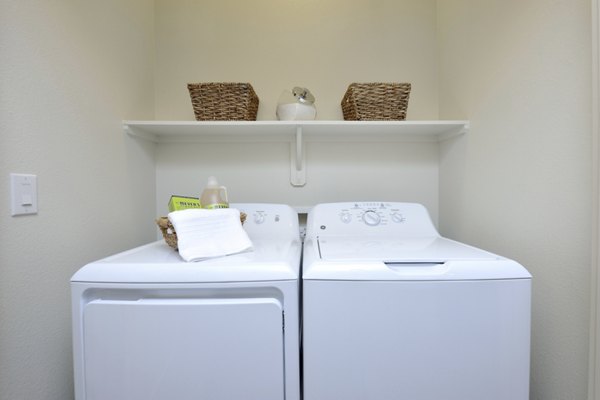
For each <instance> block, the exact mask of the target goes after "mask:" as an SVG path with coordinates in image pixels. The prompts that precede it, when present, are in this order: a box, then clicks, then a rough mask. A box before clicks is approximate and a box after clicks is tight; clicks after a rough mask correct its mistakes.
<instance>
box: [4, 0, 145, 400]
mask: <svg viewBox="0 0 600 400" xmlns="http://www.w3.org/2000/svg"><path fill="white" fill-rule="evenodd" d="M153 43H154V42H153V6H152V4H151V3H148V2H147V1H144V0H139V1H132V0H128V1H120V0H114V1H112V0H110V1H101V2H82V1H68V0H61V1H53V2H44V1H30V0H24V1H4V0H3V1H0V59H2V62H0V188H1V189H0V193H2V196H0V224H1V225H2V227H3V229H1V230H0V399H1V400H67V399H70V398H72V396H73V394H72V387H73V384H72V381H73V378H72V376H73V375H72V361H71V316H70V292H69V278H70V277H71V275H72V274H73V273H74V272H75V271H76V270H77V269H78V268H79V267H81V266H82V265H84V264H85V263H87V262H89V261H91V260H93V259H97V258H100V257H102V256H106V255H108V254H111V253H114V252H116V251H119V250H123V249H125V248H128V247H131V246H133V245H136V244H140V243H142V242H145V241H148V240H150V239H152V238H153V237H154V227H153V226H152V220H151V219H150V218H148V216H149V215H153V210H154V206H155V205H154V186H153V184H152V182H153V179H154V164H153V160H152V159H151V155H152V152H151V150H152V149H143V148H142V147H140V145H139V144H137V143H132V142H131V140H130V139H128V138H126V137H125V135H124V134H123V130H122V128H121V120H122V119H123V118H124V117H125V116H127V117H130V118H140V119H142V118H149V119H151V118H152V116H153V89H152V85H153V83H152V71H153V70H152V62H153V58H152V55H153ZM132 160H136V162H135V163H132ZM10 172H16V173H29V174H36V175H37V176H38V196H39V212H38V214H37V215H30V216H19V217H11V216H10V207H9V203H8V200H9V198H8V197H9V196H8V193H9V190H8V177H9V173H10Z"/></svg>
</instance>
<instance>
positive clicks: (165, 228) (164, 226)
mask: <svg viewBox="0 0 600 400" xmlns="http://www.w3.org/2000/svg"><path fill="white" fill-rule="evenodd" d="M240 221H241V222H242V225H243V224H244V222H246V213H243V212H240ZM156 225H158V227H159V228H160V231H161V232H162V235H163V238H165V242H167V244H168V245H169V246H171V247H172V248H174V249H175V250H177V232H175V228H174V227H173V224H171V221H169V218H167V217H160V218H159V219H157V220H156Z"/></svg>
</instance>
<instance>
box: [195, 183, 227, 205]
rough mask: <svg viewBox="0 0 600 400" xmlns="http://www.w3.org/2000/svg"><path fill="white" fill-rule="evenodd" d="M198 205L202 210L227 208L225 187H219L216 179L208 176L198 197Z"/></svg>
mask: <svg viewBox="0 0 600 400" xmlns="http://www.w3.org/2000/svg"><path fill="white" fill-rule="evenodd" d="M200 205H201V207H202V208H208V209H215V208H229V202H228V200H227V189H226V188H225V186H219V182H218V181H217V178H215V177H214V176H210V177H209V178H208V183H207V184H206V188H204V191H203V192H202V196H200Z"/></svg>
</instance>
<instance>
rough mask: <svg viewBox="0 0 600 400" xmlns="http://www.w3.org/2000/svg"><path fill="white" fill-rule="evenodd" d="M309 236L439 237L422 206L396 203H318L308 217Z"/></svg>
mask: <svg viewBox="0 0 600 400" xmlns="http://www.w3.org/2000/svg"><path fill="white" fill-rule="evenodd" d="M311 234H312V235H315V236H338V235H344V236H346V235H350V236H352V235H375V236H377V235H382V236H388V235H401V236H411V237H420V236H439V234H438V232H437V230H436V229H435V227H434V225H433V223H432V221H431V218H430V217H429V213H428V212H427V210H426V209H425V207H424V206H422V205H421V204H417V203H398V202H355V203H327V204H319V205H317V206H315V207H314V208H313V209H312V210H311V213H310V214H309V217H308V223H307V236H309V235H311Z"/></svg>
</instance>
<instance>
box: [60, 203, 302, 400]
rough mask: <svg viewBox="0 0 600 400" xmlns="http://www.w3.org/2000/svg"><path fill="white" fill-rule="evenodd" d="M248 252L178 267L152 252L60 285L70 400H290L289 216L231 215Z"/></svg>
mask: <svg viewBox="0 0 600 400" xmlns="http://www.w3.org/2000/svg"><path fill="white" fill-rule="evenodd" d="M232 207H235V208H239V209H240V210H241V211H244V212H245V213H246V214H247V215H248V218H247V220H246V223H245V226H244V227H245V229H246V231H247V233H248V235H249V237H250V239H251V240H252V243H253V246H254V250H253V251H252V252H247V253H242V254H237V255H232V256H228V257H221V258H216V259H212V260H205V261H201V262H195V263H186V262H184V261H182V259H181V258H180V257H179V255H178V253H177V252H176V251H174V250H173V249H172V248H170V247H169V246H168V245H167V244H165V243H164V242H163V241H158V242H155V243H151V244H148V245H145V246H141V247H138V248H135V249H132V250H129V251H125V252H123V253H120V254H117V255H115V256H112V257H108V258H105V259H103V260H100V261H96V262H93V263H91V264H88V265H86V266H85V267H83V268H82V269H81V270H79V271H78V272H77V273H76V274H75V275H74V276H73V277H72V279H71V288H72V300H73V304H72V312H73V349H74V370H75V397H76V399H77V400H150V399H152V400H173V399H177V400H197V399H211V400H231V399H261V400H282V399H292V400H298V399H299V397H300V387H299V377H300V371H299V315H298V313H299V312H298V308H299V304H298V301H299V300H298V299H299V268H300V256H301V242H300V240H299V230H298V216H297V214H296V212H294V211H293V210H292V209H291V208H290V207H288V206H283V205H273V204H234V205H232Z"/></svg>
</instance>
